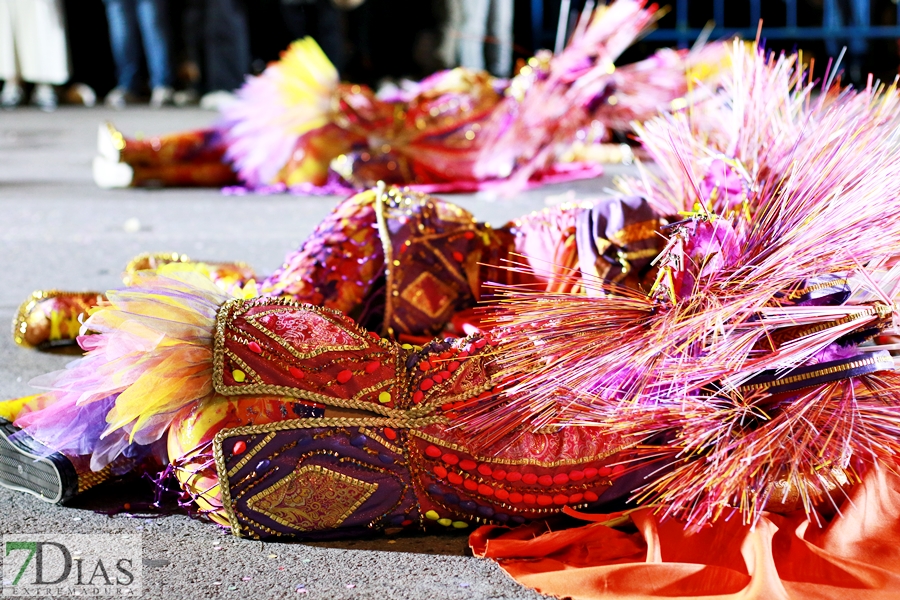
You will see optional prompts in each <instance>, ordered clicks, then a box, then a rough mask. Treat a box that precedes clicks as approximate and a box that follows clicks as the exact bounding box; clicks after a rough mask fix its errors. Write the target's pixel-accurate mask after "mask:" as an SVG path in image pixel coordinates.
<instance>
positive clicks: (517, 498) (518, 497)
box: [509, 492, 522, 504]
mask: <svg viewBox="0 0 900 600" xmlns="http://www.w3.org/2000/svg"><path fill="white" fill-rule="evenodd" d="M509 501H510V502H512V503H513V504H518V503H519V502H521V501H522V494H520V493H519V492H510V494H509Z"/></svg>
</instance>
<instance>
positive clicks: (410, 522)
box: [400, 519, 413, 527]
mask: <svg viewBox="0 0 900 600" xmlns="http://www.w3.org/2000/svg"><path fill="white" fill-rule="evenodd" d="M412 523H413V522H412V521H410V520H409V519H407V520H405V521H403V522H402V523H400V525H401V526H403V527H409V526H410V525H412Z"/></svg>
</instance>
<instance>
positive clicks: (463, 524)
mask: <svg viewBox="0 0 900 600" xmlns="http://www.w3.org/2000/svg"><path fill="white" fill-rule="evenodd" d="M468 526H469V524H468V523H466V522H465V521H453V527H454V528H456V529H465V528H466V527H468Z"/></svg>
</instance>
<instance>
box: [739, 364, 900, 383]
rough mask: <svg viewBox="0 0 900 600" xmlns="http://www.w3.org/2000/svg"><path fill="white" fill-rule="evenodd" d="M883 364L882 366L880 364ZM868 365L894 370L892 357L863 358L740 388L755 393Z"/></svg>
mask: <svg viewBox="0 0 900 600" xmlns="http://www.w3.org/2000/svg"><path fill="white" fill-rule="evenodd" d="M879 363H881V364H879ZM868 365H874V366H877V367H882V368H883V369H889V368H890V369H893V367H894V360H893V359H892V358H891V357H889V356H888V357H884V356H874V357H872V358H863V359H860V360H854V361H853V362H851V363H847V364H843V365H839V366H834V367H826V368H824V369H817V370H815V371H810V372H809V373H801V374H800V375H792V376H790V377H783V378H781V379H775V380H773V381H766V382H763V383H751V384H747V385H742V386H740V387H739V388H738V391H740V392H753V391H757V390H767V389H769V388H771V387H779V386H782V385H789V384H791V383H798V382H801V381H808V380H810V379H815V378H816V377H823V376H825V375H834V374H837V373H846V372H849V371H852V370H853V369H858V368H860V367H865V366H868ZM846 377H852V375H847V376H846Z"/></svg>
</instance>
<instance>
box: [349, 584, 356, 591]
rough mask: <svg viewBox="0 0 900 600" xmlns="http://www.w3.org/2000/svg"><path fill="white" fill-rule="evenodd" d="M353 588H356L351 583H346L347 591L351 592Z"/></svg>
mask: <svg viewBox="0 0 900 600" xmlns="http://www.w3.org/2000/svg"><path fill="white" fill-rule="evenodd" d="M355 587H356V586H355V585H354V584H352V583H348V584H347V589H348V590H352V589H353V588H355Z"/></svg>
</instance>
